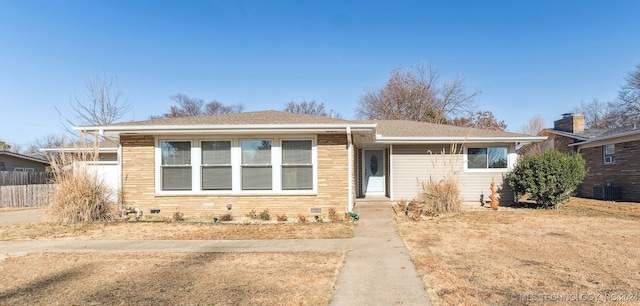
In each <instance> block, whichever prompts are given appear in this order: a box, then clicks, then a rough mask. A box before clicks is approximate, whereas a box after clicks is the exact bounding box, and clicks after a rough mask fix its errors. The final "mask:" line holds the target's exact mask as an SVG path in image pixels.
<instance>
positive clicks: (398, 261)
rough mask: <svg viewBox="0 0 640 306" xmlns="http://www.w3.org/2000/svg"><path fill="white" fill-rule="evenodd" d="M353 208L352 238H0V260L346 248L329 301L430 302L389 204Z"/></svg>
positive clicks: (14, 217) (5, 216) (2, 219)
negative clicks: (60, 255)
mask: <svg viewBox="0 0 640 306" xmlns="http://www.w3.org/2000/svg"><path fill="white" fill-rule="evenodd" d="M355 212H356V213H358V214H359V215H360V221H358V224H357V226H356V227H355V237H354V238H350V239H299V240H30V241H0V259H1V258H4V257H5V256H7V255H10V254H23V253H32V252H309V251H349V253H348V254H347V257H346V259H345V263H344V265H343V266H342V269H341V271H340V274H339V275H338V281H337V283H336V289H335V291H334V293H333V295H332V298H331V305H364V304H366V305H396V304H402V305H431V303H430V301H429V298H428V296H427V293H426V291H425V289H424V285H423V283H422V281H421V280H420V278H419V277H418V275H417V273H416V271H415V267H414V265H413V262H411V260H410V258H409V256H408V254H407V249H406V248H405V246H404V244H403V243H402V240H401V239H400V237H399V236H398V234H397V232H396V227H395V220H394V215H393V209H392V208H391V205H390V203H389V202H360V203H358V204H357V205H356V208H355ZM14 213H20V211H17V212H2V213H0V225H7V224H16V223H20V222H19V221H18V220H23V219H21V218H20V217H19V215H20V214H14ZM28 215H29V216H30V217H31V219H29V218H27V219H24V220H29V222H36V221H37V220H36V221H33V217H37V214H36V215H34V213H33V212H31V214H28ZM7 220H11V221H7ZM8 222H12V223H8ZM29 222H26V223H29ZM23 223H25V222H23Z"/></svg>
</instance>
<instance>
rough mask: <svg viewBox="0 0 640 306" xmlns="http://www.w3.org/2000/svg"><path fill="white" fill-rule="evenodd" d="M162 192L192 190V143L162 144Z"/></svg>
mask: <svg viewBox="0 0 640 306" xmlns="http://www.w3.org/2000/svg"><path fill="white" fill-rule="evenodd" d="M160 147H161V150H162V156H161V166H160V167H161V168H162V172H161V176H162V190H191V170H192V169H191V141H162V142H161V145H160Z"/></svg>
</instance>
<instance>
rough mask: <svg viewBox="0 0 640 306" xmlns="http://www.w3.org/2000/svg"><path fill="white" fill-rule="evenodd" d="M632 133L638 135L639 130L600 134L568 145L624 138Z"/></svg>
mask: <svg viewBox="0 0 640 306" xmlns="http://www.w3.org/2000/svg"><path fill="white" fill-rule="evenodd" d="M634 135H640V130H632V131H629V132H624V133H620V134H613V135H607V136H601V137H594V138H588V140H587V141H581V142H576V143H571V144H569V146H570V147H575V146H588V145H590V144H593V143H599V142H602V141H607V140H612V139H616V138H624V137H629V136H634Z"/></svg>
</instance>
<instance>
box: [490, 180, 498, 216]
mask: <svg viewBox="0 0 640 306" xmlns="http://www.w3.org/2000/svg"><path fill="white" fill-rule="evenodd" d="M489 189H491V195H489V199H491V208H493V210H498V204H499V202H498V200H496V183H494V182H491V188H489Z"/></svg>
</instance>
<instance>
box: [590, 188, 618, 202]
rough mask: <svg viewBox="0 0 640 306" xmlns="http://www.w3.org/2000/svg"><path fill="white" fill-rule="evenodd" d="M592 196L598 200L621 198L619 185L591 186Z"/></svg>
mask: <svg viewBox="0 0 640 306" xmlns="http://www.w3.org/2000/svg"><path fill="white" fill-rule="evenodd" d="M593 197H594V198H595V199H599V200H611V201H615V200H620V199H621V198H622V189H621V188H620V187H619V186H613V185H607V186H593Z"/></svg>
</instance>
